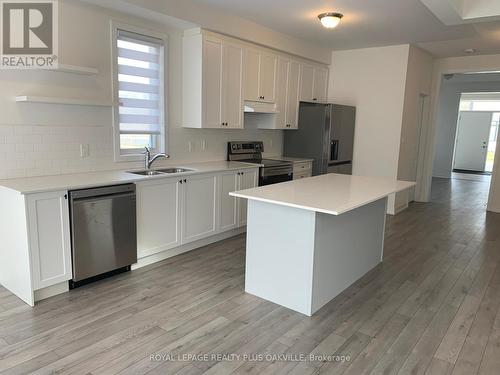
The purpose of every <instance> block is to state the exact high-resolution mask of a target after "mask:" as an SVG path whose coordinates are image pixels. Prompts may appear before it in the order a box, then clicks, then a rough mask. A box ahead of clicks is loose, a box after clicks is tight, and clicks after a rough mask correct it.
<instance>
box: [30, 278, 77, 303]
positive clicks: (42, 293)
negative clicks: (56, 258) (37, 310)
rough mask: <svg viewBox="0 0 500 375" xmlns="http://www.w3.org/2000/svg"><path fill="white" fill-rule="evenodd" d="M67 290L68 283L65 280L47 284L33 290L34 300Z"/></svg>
mask: <svg viewBox="0 0 500 375" xmlns="http://www.w3.org/2000/svg"><path fill="white" fill-rule="evenodd" d="M68 290H69V284H68V282H67V281H64V282H62V283H59V284H56V285H51V286H48V287H47V288H43V289H38V290H35V302H37V301H41V300H42V299H46V298H49V297H53V296H56V295H58V294H61V293H65V292H67V291H68Z"/></svg>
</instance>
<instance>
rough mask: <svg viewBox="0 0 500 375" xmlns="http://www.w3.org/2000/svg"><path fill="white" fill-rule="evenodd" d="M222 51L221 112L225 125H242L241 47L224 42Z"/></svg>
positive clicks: (237, 126)
mask: <svg viewBox="0 0 500 375" xmlns="http://www.w3.org/2000/svg"><path fill="white" fill-rule="evenodd" d="M222 51H223V64H222V68H223V80H222V82H223V88H222V96H223V100H222V113H223V121H224V122H225V127H229V128H242V127H243V107H242V106H243V100H242V95H243V94H242V92H243V88H242V79H243V48H242V47H241V46H238V45H236V44H231V43H227V42H225V43H224V44H223V46H222Z"/></svg>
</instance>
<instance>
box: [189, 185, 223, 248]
mask: <svg viewBox="0 0 500 375" xmlns="http://www.w3.org/2000/svg"><path fill="white" fill-rule="evenodd" d="M183 181H184V180H183ZM216 181H217V179H216V176H215V175H199V176H192V177H188V178H186V182H184V183H183V184H182V191H183V197H182V202H183V207H184V209H183V211H182V215H183V218H182V227H181V232H182V243H183V244H185V243H188V242H192V241H196V240H199V239H202V238H204V237H208V236H211V235H213V234H215V232H216V229H217V225H216V207H217V206H216V205H217V191H216V187H217V183H216Z"/></svg>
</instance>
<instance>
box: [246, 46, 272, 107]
mask: <svg viewBox="0 0 500 375" xmlns="http://www.w3.org/2000/svg"><path fill="white" fill-rule="evenodd" d="M277 65H278V57H277V56H276V55H273V54H271V53H268V52H265V51H261V50H254V49H250V48H245V60H244V67H245V68H244V71H245V75H244V87H245V89H244V99H245V100H249V101H254V102H267V103H274V102H275V101H276V71H277Z"/></svg>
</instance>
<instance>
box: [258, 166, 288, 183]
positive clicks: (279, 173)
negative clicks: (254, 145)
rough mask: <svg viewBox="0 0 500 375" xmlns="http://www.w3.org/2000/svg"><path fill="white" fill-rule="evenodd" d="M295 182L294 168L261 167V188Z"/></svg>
mask: <svg viewBox="0 0 500 375" xmlns="http://www.w3.org/2000/svg"><path fill="white" fill-rule="evenodd" d="M291 180H293V168H291V167H288V166H287V167H268V168H265V167H261V168H260V177H259V186H265V185H271V184H278V183H280V182H286V181H291Z"/></svg>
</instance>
